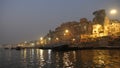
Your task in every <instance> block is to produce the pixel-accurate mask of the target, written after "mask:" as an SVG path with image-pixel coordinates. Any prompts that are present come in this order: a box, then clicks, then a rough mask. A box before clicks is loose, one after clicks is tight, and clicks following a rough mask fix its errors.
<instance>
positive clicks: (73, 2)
mask: <svg viewBox="0 0 120 68" xmlns="http://www.w3.org/2000/svg"><path fill="white" fill-rule="evenodd" d="M99 9H106V12H107V15H108V16H109V17H110V18H112V17H114V18H116V19H119V20H120V14H119V12H118V13H117V14H116V15H115V16H112V15H110V14H109V11H110V10H111V9H117V11H120V0H0V44H4V43H17V42H22V41H25V40H27V41H30V40H36V39H39V37H40V36H44V35H46V34H47V33H48V31H49V30H50V29H51V30H54V29H55V28H56V27H57V26H59V25H60V24H62V23H63V22H68V21H79V19H80V18H84V17H85V18H87V19H88V20H91V21H92V18H93V17H94V16H93V15H92V13H93V12H94V11H95V10H99Z"/></svg>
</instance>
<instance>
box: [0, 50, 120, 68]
mask: <svg viewBox="0 0 120 68" xmlns="http://www.w3.org/2000/svg"><path fill="white" fill-rule="evenodd" d="M0 68H120V50H77V51H68V52H64V51H59V52H56V51H52V50H41V49H22V50H9V49H0Z"/></svg>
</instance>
